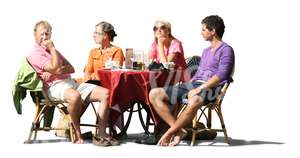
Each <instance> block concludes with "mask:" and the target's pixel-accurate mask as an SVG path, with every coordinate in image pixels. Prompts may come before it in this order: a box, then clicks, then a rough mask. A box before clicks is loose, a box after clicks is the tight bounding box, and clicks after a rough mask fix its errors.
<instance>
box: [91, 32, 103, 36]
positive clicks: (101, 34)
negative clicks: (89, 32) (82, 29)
mask: <svg viewBox="0 0 300 158" xmlns="http://www.w3.org/2000/svg"><path fill="white" fill-rule="evenodd" d="M93 34H94V35H98V36H103V35H105V33H104V32H97V31H95V32H94V33H93Z"/></svg>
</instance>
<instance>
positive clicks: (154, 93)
mask: <svg viewBox="0 0 300 158" xmlns="http://www.w3.org/2000/svg"><path fill="white" fill-rule="evenodd" d="M164 93H165V91H164V89H163V88H154V89H152V90H151V91H150V93H149V99H150V100H151V101H154V100H155V99H156V98H158V97H159V96H163V95H164Z"/></svg>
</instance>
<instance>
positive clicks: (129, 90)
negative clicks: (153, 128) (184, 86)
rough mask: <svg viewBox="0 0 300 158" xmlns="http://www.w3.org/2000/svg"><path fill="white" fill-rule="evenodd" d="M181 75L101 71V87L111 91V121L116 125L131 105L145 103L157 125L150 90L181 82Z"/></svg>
mask: <svg viewBox="0 0 300 158" xmlns="http://www.w3.org/2000/svg"><path fill="white" fill-rule="evenodd" d="M180 74H181V73H178V72H176V71H172V72H168V71H135V70H107V69H103V70H99V71H98V76H99V78H100V81H101V86H103V87H105V88H107V89H109V90H110V98H109V106H110V107H111V108H112V110H111V118H110V119H112V120H111V121H112V122H113V123H114V122H115V121H116V120H117V119H118V117H119V116H120V114H121V113H123V112H124V111H125V110H127V109H128V108H130V105H132V104H134V103H136V102H144V103H145V104H147V105H148V107H149V109H150V111H151V115H152V118H153V121H154V122H155V123H156V122H157V117H158V116H157V115H156V113H155V112H154V109H153V107H152V106H151V104H150V101H149V97H148V94H149V92H150V89H151V88H154V87H164V86H169V85H172V84H175V83H177V82H179V80H180V78H181V75H180ZM115 105H119V108H120V109H119V112H117V111H116V110H113V106H115Z"/></svg>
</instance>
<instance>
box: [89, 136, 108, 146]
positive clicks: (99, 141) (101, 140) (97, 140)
mask: <svg viewBox="0 0 300 158" xmlns="http://www.w3.org/2000/svg"><path fill="white" fill-rule="evenodd" d="M93 144H94V145H96V146H102V147H107V146H111V143H110V142H109V141H108V140H106V139H105V138H101V137H95V136H94V137H93Z"/></svg>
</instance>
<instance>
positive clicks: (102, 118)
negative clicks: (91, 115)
mask: <svg viewBox="0 0 300 158" xmlns="http://www.w3.org/2000/svg"><path fill="white" fill-rule="evenodd" d="M108 99H109V90H108V89H106V88H103V87H100V86H97V87H95V88H94V89H93V91H92V93H91V94H90V96H89V97H88V100H87V101H89V102H90V101H98V102H100V105H99V107H98V126H99V130H98V131H99V133H97V135H98V136H99V137H103V138H105V137H109V136H108V135H107V134H106V125H107V120H108V116H109V109H108V108H109V107H108Z"/></svg>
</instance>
